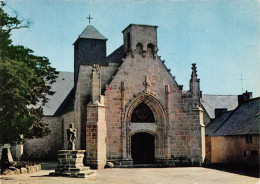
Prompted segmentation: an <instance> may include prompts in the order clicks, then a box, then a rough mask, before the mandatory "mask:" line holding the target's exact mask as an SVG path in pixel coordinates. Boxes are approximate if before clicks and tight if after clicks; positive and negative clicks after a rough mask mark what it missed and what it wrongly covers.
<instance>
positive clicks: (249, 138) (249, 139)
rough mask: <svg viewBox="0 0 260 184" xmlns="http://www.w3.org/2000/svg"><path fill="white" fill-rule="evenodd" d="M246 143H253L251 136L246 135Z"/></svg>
mask: <svg viewBox="0 0 260 184" xmlns="http://www.w3.org/2000/svg"><path fill="white" fill-rule="evenodd" d="M246 143H253V138H252V136H251V135H246Z"/></svg>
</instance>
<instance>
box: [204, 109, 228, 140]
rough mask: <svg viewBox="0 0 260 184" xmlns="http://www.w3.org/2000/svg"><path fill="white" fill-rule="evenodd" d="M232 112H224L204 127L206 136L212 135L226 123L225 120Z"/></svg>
mask: <svg viewBox="0 0 260 184" xmlns="http://www.w3.org/2000/svg"><path fill="white" fill-rule="evenodd" d="M232 112H233V111H228V112H225V113H223V114H221V115H219V116H218V118H216V119H214V120H213V121H212V122H211V123H210V124H209V125H208V126H207V127H206V135H212V134H214V132H216V131H217V129H218V128H219V127H220V126H221V125H222V124H223V122H225V121H226V119H227V118H228V117H229V116H230V114H231V113H232Z"/></svg>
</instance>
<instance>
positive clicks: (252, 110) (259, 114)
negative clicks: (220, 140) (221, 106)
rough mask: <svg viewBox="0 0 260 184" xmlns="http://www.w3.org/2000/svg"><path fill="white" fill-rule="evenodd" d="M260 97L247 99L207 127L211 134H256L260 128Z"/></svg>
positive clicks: (207, 131) (208, 132)
mask: <svg viewBox="0 0 260 184" xmlns="http://www.w3.org/2000/svg"><path fill="white" fill-rule="evenodd" d="M259 127H260V97H259V98H254V99H250V100H247V101H245V102H244V103H243V104H241V105H240V106H238V107H237V108H236V109H235V110H233V111H231V112H227V113H224V114H222V115H221V116H219V118H216V120H214V121H213V122H211V124H209V125H208V126H207V127H206V134H207V135H209V136H226V135H248V134H251V135H254V134H259V130H260V128H259Z"/></svg>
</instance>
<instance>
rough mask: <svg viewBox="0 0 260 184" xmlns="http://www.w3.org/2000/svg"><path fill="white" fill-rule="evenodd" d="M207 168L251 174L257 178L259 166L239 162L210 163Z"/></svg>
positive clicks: (259, 174)
mask: <svg viewBox="0 0 260 184" xmlns="http://www.w3.org/2000/svg"><path fill="white" fill-rule="evenodd" d="M207 168H209V169H216V170H219V171H224V172H230V173H235V174H240V175H245V176H252V177H256V178H259V176H260V173H259V171H260V170H259V166H254V167H253V166H245V165H239V164H211V165H210V166H208V167H207Z"/></svg>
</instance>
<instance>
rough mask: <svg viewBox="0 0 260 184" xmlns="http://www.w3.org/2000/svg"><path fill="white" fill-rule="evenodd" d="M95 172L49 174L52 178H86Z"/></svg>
mask: <svg viewBox="0 0 260 184" xmlns="http://www.w3.org/2000/svg"><path fill="white" fill-rule="evenodd" d="M94 173H95V171H93V170H87V171H80V172H59V171H58V172H51V173H49V175H50V176H63V177H72V178H85V177H87V176H90V175H92V174H94Z"/></svg>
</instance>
